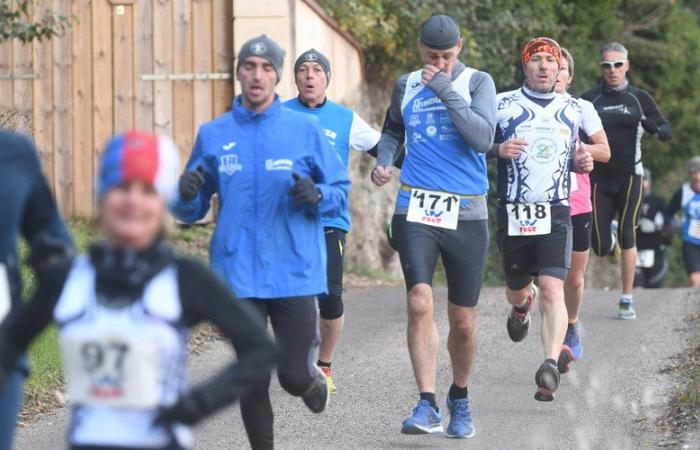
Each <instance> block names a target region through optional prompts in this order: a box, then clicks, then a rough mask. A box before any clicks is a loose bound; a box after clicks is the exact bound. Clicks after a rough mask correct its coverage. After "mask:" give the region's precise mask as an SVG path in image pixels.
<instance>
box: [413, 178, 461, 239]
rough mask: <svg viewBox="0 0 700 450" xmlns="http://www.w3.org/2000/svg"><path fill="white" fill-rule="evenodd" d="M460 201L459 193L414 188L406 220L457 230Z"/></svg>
mask: <svg viewBox="0 0 700 450" xmlns="http://www.w3.org/2000/svg"><path fill="white" fill-rule="evenodd" d="M459 201H460V197H459V195H455V194H450V193H448V192H440V191H429V190H426V189H418V188H413V189H411V200H410V201H409V203H408V215H407V216H406V220H408V221H409V222H417V223H423V224H425V225H430V226H432V227H440V228H447V229H449V230H456V229H457V222H458V221H459Z"/></svg>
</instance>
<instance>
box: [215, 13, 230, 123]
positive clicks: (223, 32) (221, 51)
mask: <svg viewBox="0 0 700 450" xmlns="http://www.w3.org/2000/svg"><path fill="white" fill-rule="evenodd" d="M213 2H214V3H213V7H212V52H213V68H214V70H215V71H216V72H228V73H232V69H233V51H234V50H233V2H232V1H231V0H213ZM234 82H235V80H233V79H231V80H220V81H214V82H213V84H214V85H213V96H214V97H213V102H214V116H218V115H220V114H223V113H224V112H225V111H226V110H228V109H229V107H230V104H231V100H232V98H233V85H234Z"/></svg>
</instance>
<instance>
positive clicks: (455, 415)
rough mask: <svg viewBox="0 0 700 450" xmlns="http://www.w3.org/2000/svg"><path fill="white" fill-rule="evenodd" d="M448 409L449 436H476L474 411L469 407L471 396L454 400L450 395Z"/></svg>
mask: <svg viewBox="0 0 700 450" xmlns="http://www.w3.org/2000/svg"><path fill="white" fill-rule="evenodd" d="M447 409H448V410H449V411H450V424H449V425H448V426H447V432H446V434H447V437H451V438H462V439H464V438H470V437H474V422H473V421H472V412H471V410H470V409H469V398H468V397H465V398H457V399H454V400H452V399H451V398H450V396H449V395H448V396H447Z"/></svg>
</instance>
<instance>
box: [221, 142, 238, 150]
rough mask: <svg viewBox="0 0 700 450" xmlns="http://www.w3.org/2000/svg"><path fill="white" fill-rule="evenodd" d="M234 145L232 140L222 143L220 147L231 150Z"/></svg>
mask: <svg viewBox="0 0 700 450" xmlns="http://www.w3.org/2000/svg"><path fill="white" fill-rule="evenodd" d="M235 146H236V143H235V142H234V141H231V142H229V143H228V144H224V145H222V146H221V148H223V149H224V150H231V149H232V148H233V147H235Z"/></svg>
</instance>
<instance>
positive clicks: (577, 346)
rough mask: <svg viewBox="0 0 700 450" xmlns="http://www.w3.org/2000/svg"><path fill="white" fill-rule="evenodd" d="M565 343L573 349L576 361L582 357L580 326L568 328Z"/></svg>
mask: <svg viewBox="0 0 700 450" xmlns="http://www.w3.org/2000/svg"><path fill="white" fill-rule="evenodd" d="M564 345H566V346H567V347H569V348H570V349H571V353H572V354H573V355H574V361H578V360H579V359H581V357H582V356H583V344H582V343H581V337H580V336H579V335H578V327H575V328H570V329H567V330H566V336H565V337H564Z"/></svg>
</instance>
